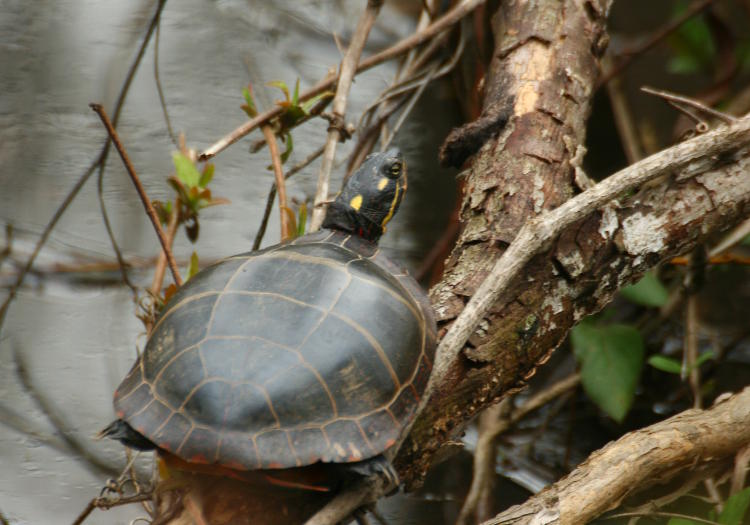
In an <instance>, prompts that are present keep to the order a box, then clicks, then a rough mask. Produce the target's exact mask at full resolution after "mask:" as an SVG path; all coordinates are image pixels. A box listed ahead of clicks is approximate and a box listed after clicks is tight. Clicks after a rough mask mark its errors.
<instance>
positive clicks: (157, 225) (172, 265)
mask: <svg viewBox="0 0 750 525" xmlns="http://www.w3.org/2000/svg"><path fill="white" fill-rule="evenodd" d="M89 106H91V109H93V110H94V111H95V112H96V114H97V115H99V118H100V119H101V120H102V123H103V124H104V127H105V128H106V129H107V133H108V134H109V137H110V139H111V140H112V143H113V144H114V145H115V149H117V153H119V154H120V157H121V158H122V162H123V164H124V165H125V169H126V171H127V172H128V175H130V179H131V180H132V181H133V185H134V186H135V189H136V190H137V191H138V196H139V197H140V198H141V202H142V203H143V207H144V209H145V210H146V215H148V218H149V219H150V220H151V224H152V225H153V227H154V231H155V232H156V236H157V237H158V238H159V242H160V243H161V247H162V250H164V255H165V256H166V257H167V263H168V264H169V269H170V271H171V272H172V278H173V279H174V283H175V284H176V285H177V286H182V278H181V277H180V271H179V270H178V269H177V263H176V262H175V260H174V255H172V249H171V248H170V243H169V240H167V238H166V236H165V235H164V230H163V229H162V227H161V222H159V217H158V216H157V215H156V210H154V207H153V205H152V204H151V200H150V199H149V198H148V195H146V190H145V189H144V188H143V185H142V184H141V181H140V179H139V178H138V175H137V174H136V172H135V169H134V168H133V164H132V163H131V162H130V158H128V154H127V152H126V151H125V148H124V147H123V145H122V143H121V142H120V138H119V137H118V136H117V131H115V128H114V127H113V126H112V123H111V122H110V120H109V117H108V116H107V113H106V112H105V111H104V108H103V107H102V105H101V104H89Z"/></svg>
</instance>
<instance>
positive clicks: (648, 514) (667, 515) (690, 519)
mask: <svg viewBox="0 0 750 525" xmlns="http://www.w3.org/2000/svg"><path fill="white" fill-rule="evenodd" d="M619 518H677V519H680V520H685V521H686V522H688V523H689V522H693V523H706V524H708V525H721V524H720V523H719V522H718V521H711V520H707V519H704V518H699V517H697V516H691V515H689V514H678V513H677V512H662V511H655V512H618V513H617V514H612V515H610V516H602V518H601V519H603V520H614V519H619Z"/></svg>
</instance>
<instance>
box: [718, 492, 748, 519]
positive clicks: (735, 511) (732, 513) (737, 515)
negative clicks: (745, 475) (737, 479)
mask: <svg viewBox="0 0 750 525" xmlns="http://www.w3.org/2000/svg"><path fill="white" fill-rule="evenodd" d="M748 506H750V487H748V488H746V489H743V490H741V491H739V492H737V493H735V494H732V495H731V496H730V497H729V499H727V501H726V503H724V510H722V511H721V514H719V523H721V524H722V525H742V524H743V523H747V522H746V521H745V520H744V517H745V514H747V508H748Z"/></svg>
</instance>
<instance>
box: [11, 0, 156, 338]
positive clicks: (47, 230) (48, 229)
mask: <svg viewBox="0 0 750 525" xmlns="http://www.w3.org/2000/svg"><path fill="white" fill-rule="evenodd" d="M165 4H166V0H159V3H158V5H157V7H156V12H155V13H154V16H153V17H152V18H151V21H150V23H149V26H148V29H147V30H146V34H145V36H144V37H143V42H141V46H140V47H139V49H138V52H137V53H136V56H135V59H134V60H133V63H132V64H131V65H130V68H129V69H128V73H127V75H126V76H125V81H124V82H123V84H122V87H121V88H120V93H119V94H118V95H117V101H116V102H115V110H114V119H113V122H114V125H115V126H117V121H118V120H119V116H120V112H121V111H122V107H123V105H124V104H125V98H126V97H127V94H128V91H129V89H130V85H131V83H132V80H133V78H134V77H135V73H136V71H138V67H139V66H140V64H141V60H142V59H143V55H144V53H145V51H146V47H147V46H148V43H149V41H150V40H151V35H152V34H153V31H154V28H155V27H156V25H157V23H158V22H159V19H160V17H161V13H162V10H163V9H164V5H165ZM110 145H111V142H110V140H109V138H107V140H106V142H105V143H104V145H103V146H102V150H101V152H100V153H99V155H98V156H97V158H96V160H94V161H93V162H92V163H91V165H90V166H89V167H88V168H86V171H84V172H83V175H81V177H80V178H79V179H78V180H77V181H76V183H75V185H73V188H72V189H71V190H70V192H69V193H68V194H67V195H66V196H65V199H64V200H63V202H62V203H61V204H60V206H58V208H57V210H55V213H54V215H52V218H51V219H50V221H49V222H48V223H47V225H46V226H45V227H44V231H43V232H42V235H41V236H40V237H39V240H38V241H37V243H36V245H35V246H34V251H33V252H32V253H31V255H30V256H29V258H28V260H27V261H26V264H25V265H24V267H23V269H22V270H21V272H20V273H19V274H18V277H17V279H16V282H15V283H13V286H11V288H10V291H9V292H8V297H6V299H5V301H4V302H3V304H2V306H0V331H2V327H3V323H4V322H5V316H6V314H7V312H8V308H9V307H10V303H11V302H12V301H13V299H15V297H16V294H17V293H18V289H19V288H20V287H21V285H22V284H23V281H24V279H25V278H26V275H28V273H29V272H30V271H31V268H32V266H33V265H34V261H36V258H37V256H38V255H39V252H40V251H41V250H42V247H43V246H44V245H45V244H46V243H47V239H48V238H49V236H50V234H51V233H52V230H54V229H55V226H57V223H58V221H59V220H60V218H61V217H62V216H63V215H64V214H65V212H66V211H67V209H68V206H70V204H71V203H72V202H73V201H74V200H75V198H76V197H77V196H78V192H80V191H81V188H83V186H84V185H85V184H86V182H88V180H89V178H90V177H91V175H93V173H94V171H95V170H96V169H97V167H100V168H101V170H102V171H103V167H104V165H105V164H106V161H107V156H108V154H109V147H110Z"/></svg>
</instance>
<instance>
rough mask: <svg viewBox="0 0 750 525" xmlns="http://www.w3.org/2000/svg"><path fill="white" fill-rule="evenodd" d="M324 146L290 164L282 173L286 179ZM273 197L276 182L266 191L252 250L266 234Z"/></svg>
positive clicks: (321, 151)
mask: <svg viewBox="0 0 750 525" xmlns="http://www.w3.org/2000/svg"><path fill="white" fill-rule="evenodd" d="M324 148H325V146H321V147H319V148H318V149H316V150H315V151H314V152H312V153H311V154H310V155H308V156H307V158H305V159H304V160H303V161H301V162H299V163H298V164H295V165H294V166H292V168H291V169H290V170H289V171H287V172H286V175H284V178H285V179H288V178H290V177H291V176H292V175H294V174H296V173H298V172H300V171H302V170H303V169H304V168H305V167H307V166H308V165H309V164H310V163H311V162H312V161H314V160H315V159H317V158H318V157H320V156H321V155H322V154H323V149H324ZM275 197H276V184H275V183H274V184H272V185H271V189H270V190H269V192H268V197H267V199H266V209H265V210H264V211H263V218H262V219H261V221H260V226H259V227H258V232H257V233H256V234H255V239H254V240H253V251H255V250H257V249H259V248H260V243H261V242H263V236H264V235H265V234H266V228H267V227H268V219H269V218H270V216H271V209H273V200H274V198H275Z"/></svg>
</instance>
